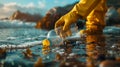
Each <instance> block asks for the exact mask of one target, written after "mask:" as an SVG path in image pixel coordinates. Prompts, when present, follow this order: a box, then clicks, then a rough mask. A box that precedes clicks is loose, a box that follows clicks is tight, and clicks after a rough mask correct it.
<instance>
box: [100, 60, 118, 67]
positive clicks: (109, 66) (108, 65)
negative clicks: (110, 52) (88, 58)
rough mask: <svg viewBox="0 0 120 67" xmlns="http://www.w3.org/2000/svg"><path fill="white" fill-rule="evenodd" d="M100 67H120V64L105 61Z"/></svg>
mask: <svg viewBox="0 0 120 67" xmlns="http://www.w3.org/2000/svg"><path fill="white" fill-rule="evenodd" d="M99 67H120V62H118V61H113V60H105V61H103V62H101V63H100V65H99Z"/></svg>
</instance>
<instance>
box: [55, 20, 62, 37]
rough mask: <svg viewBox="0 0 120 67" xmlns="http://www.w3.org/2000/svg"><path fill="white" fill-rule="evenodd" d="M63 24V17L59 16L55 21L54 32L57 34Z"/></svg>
mask: <svg viewBox="0 0 120 67" xmlns="http://www.w3.org/2000/svg"><path fill="white" fill-rule="evenodd" d="M63 25H64V19H63V18H60V19H59V20H58V21H57V22H56V23H55V32H56V33H57V34H58V35H59V33H60V31H61V30H62V28H63Z"/></svg>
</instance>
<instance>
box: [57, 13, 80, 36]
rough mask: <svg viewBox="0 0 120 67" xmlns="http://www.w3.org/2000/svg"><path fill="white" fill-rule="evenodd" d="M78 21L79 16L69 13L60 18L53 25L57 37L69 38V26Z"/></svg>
mask: <svg viewBox="0 0 120 67" xmlns="http://www.w3.org/2000/svg"><path fill="white" fill-rule="evenodd" d="M78 19H79V15H78V14H77V13H76V12H73V11H72V12H69V13H67V14H66V15H64V16H62V17H61V18H60V19H59V20H58V21H57V22H56V24H55V31H56V33H57V34H58V35H60V36H61V37H63V38H65V37H66V36H70V35H71V34H72V33H71V31H70V25H71V24H73V23H75V22H76V21H77V20H78Z"/></svg>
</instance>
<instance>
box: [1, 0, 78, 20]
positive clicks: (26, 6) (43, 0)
mask: <svg viewBox="0 0 120 67" xmlns="http://www.w3.org/2000/svg"><path fill="white" fill-rule="evenodd" d="M76 1H79V0H0V18H5V17H8V16H10V15H12V14H13V12H15V11H16V10H21V11H23V12H29V13H42V14H43V15H44V14H45V13H46V12H47V11H48V10H49V9H51V8H53V7H55V6H65V5H67V4H72V3H74V2H76Z"/></svg>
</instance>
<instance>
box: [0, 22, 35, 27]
mask: <svg viewBox="0 0 120 67" xmlns="http://www.w3.org/2000/svg"><path fill="white" fill-rule="evenodd" d="M35 25H36V23H35V22H24V21H20V20H0V28H31V27H34V26H35Z"/></svg>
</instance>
